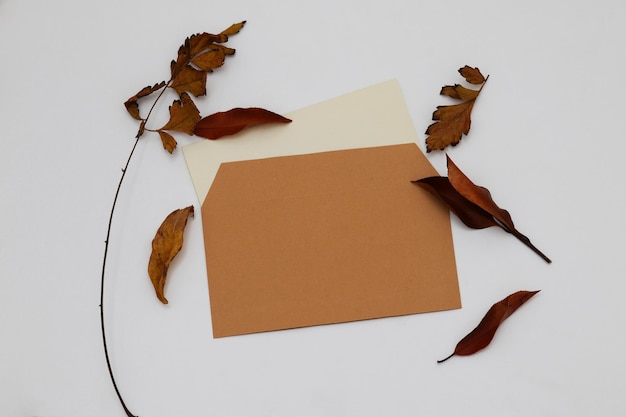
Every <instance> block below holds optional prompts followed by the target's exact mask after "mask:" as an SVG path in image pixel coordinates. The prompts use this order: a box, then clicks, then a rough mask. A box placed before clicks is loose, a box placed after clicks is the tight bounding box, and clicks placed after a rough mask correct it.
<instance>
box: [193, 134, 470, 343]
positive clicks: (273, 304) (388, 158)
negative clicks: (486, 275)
mask: <svg viewBox="0 0 626 417" xmlns="http://www.w3.org/2000/svg"><path fill="white" fill-rule="evenodd" d="M431 175H437V172H436V171H435V170H434V168H433V167H432V165H430V163H429V162H428V161H427V159H426V158H425V157H424V155H423V153H422V152H421V151H420V150H419V149H418V147H417V146H416V145H415V144H413V143H412V144H402V145H391V146H377V147H369V148H362V149H350V150H340V151H331V152H322V153H313V154H306V155H295V156H283V157H275V158H266V159H258V160H249V161H240V162H228V163H223V164H221V165H220V167H219V170H218V172H217V175H216V176H215V179H214V181H213V184H212V186H211V188H210V190H209V192H208V194H207V197H206V199H205V201H204V204H203V206H202V222H203V228H204V236H205V250H206V258H207V271H208V279H209V293H210V298H211V314H212V322H213V336H214V337H223V336H231V335H238V334H246V333H254V332H263V331H270V330H279V329H288V328H295V327H303V326H312V325H320V324H330V323H339V322H347V321H354V320H364V319H372V318H379V317H389V316H398V315H405V314H413V313H422V312H429V311H438V310H446V309H453V308H459V307H460V306H461V302H460V295H459V287H458V281H457V275H456V265H455V259H454V249H453V245H452V234H451V230H450V218H449V213H448V210H447V209H445V208H444V207H443V206H442V205H441V204H440V203H439V202H438V201H437V200H435V199H434V198H433V197H432V196H431V195H429V194H428V193H426V192H425V191H424V190H422V189H421V188H419V187H417V186H415V185H414V184H412V183H411V181H412V180H416V179H419V178H423V177H426V176H431Z"/></svg>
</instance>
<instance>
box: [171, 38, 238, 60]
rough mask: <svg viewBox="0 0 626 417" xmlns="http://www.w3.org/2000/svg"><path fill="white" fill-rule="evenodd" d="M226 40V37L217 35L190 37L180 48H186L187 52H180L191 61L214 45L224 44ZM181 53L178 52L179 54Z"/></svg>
mask: <svg viewBox="0 0 626 417" xmlns="http://www.w3.org/2000/svg"><path fill="white" fill-rule="evenodd" d="M227 40H228V36H227V35H223V34H219V35H213V34H211V33H198V34H196V35H191V36H190V37H189V39H188V40H187V41H186V42H185V44H184V45H183V46H182V47H181V48H185V47H187V48H188V49H187V51H184V50H183V51H182V53H183V54H185V56H188V57H189V58H190V59H193V58H194V57H196V56H197V55H199V54H201V53H203V52H204V51H205V50H207V49H209V48H211V47H213V45H214V44H215V43H224V42H226V41H227ZM180 53H181V51H180V50H179V54H180Z"/></svg>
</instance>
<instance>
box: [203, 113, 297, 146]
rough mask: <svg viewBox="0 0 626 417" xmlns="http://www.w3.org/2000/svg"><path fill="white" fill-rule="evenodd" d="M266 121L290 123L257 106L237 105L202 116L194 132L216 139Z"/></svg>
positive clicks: (284, 118) (288, 120)
mask: <svg viewBox="0 0 626 417" xmlns="http://www.w3.org/2000/svg"><path fill="white" fill-rule="evenodd" d="M266 123H291V120H290V119H287V118H286V117H283V116H281V115H279V114H276V113H273V112H271V111H269V110H265V109H261V108H258V107H249V108H241V107H237V108H234V109H231V110H228V111H225V112H219V113H214V114H212V115H210V116H207V117H204V118H203V119H201V120H200V121H199V122H198V123H197V124H196V127H195V129H194V134H195V135H197V136H201V137H203V138H207V139H218V138H221V137H222V136H226V135H232V134H235V133H237V132H239V131H241V130H243V129H245V128H246V127H249V126H254V125H260V124H266Z"/></svg>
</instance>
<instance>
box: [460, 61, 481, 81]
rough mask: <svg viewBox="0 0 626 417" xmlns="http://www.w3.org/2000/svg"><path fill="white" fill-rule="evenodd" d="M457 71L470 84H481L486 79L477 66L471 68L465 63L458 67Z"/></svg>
mask: <svg viewBox="0 0 626 417" xmlns="http://www.w3.org/2000/svg"><path fill="white" fill-rule="evenodd" d="M459 73H460V74H461V75H462V76H463V78H465V81H467V82H468V83H470V84H482V83H484V82H485V81H487V79H486V78H485V77H484V76H483V75H482V74H481V73H480V70H479V69H478V67H476V68H472V67H469V66H467V65H466V66H464V67H463V68H461V69H459Z"/></svg>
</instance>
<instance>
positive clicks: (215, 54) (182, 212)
mask: <svg viewBox="0 0 626 417" xmlns="http://www.w3.org/2000/svg"><path fill="white" fill-rule="evenodd" d="M244 24H245V21H244V22H240V23H236V24H233V25H231V26H230V27H228V28H227V29H225V30H223V31H222V32H220V33H219V34H217V35H215V34H211V33H199V34H196V35H192V36H190V37H188V38H187V39H186V40H185V42H184V43H183V44H182V45H181V46H180V48H179V49H178V54H177V57H176V59H175V60H172V62H171V64H170V74H171V76H170V79H169V80H168V81H161V82H159V83H156V84H154V85H152V86H147V87H144V88H142V89H141V90H139V92H137V94H135V95H133V96H132V97H130V98H129V99H128V100H126V102H125V103H124V106H125V107H126V110H127V111H128V113H129V114H130V115H131V116H132V117H133V118H135V119H136V120H139V121H140V124H139V130H138V132H137V136H136V138H137V139H139V138H140V137H142V136H143V134H144V133H145V132H146V131H152V132H156V133H158V134H159V137H160V139H161V142H162V144H163V148H164V149H165V150H167V151H168V152H169V153H172V152H174V150H175V149H176V146H177V142H176V139H175V138H174V135H173V133H174V132H178V133H184V134H187V135H190V136H192V135H195V136H198V137H202V138H206V139H219V138H221V137H224V136H227V135H233V134H235V133H237V132H239V131H241V130H243V129H245V128H247V127H250V126H255V125H260V124H267V123H290V122H291V120H290V119H288V118H286V117H283V116H281V115H279V114H276V113H273V112H271V111H269V110H265V109H263V108H260V107H251V108H241V107H237V108H234V109H231V110H228V111H224V112H217V113H214V114H211V115H209V116H206V117H201V116H200V111H199V110H198V107H197V106H196V104H195V103H194V101H193V98H192V97H200V96H204V95H206V92H207V88H206V82H207V75H208V74H210V73H211V72H213V70H215V69H217V68H219V67H221V66H222V65H224V62H225V60H226V58H227V57H229V56H232V55H234V54H235V50H234V49H232V48H230V47H227V46H225V45H224V44H225V43H226V42H227V41H228V38H229V36H232V35H235V34H237V33H239V31H240V30H241V29H242V28H243V27H244ZM166 88H171V89H173V90H174V91H176V94H177V95H178V99H177V100H174V102H173V103H172V105H171V106H170V107H169V120H168V121H167V123H165V124H164V125H163V126H162V127H160V128H158V129H155V130H152V129H148V128H147V127H146V124H147V121H148V118H149V117H150V114H151V113H152V109H153V108H154V104H153V105H152V107H151V108H150V110H149V111H148V113H147V115H146V117H142V116H141V112H140V107H139V101H140V100H141V99H143V98H144V97H148V96H150V95H151V94H153V93H156V92H157V91H161V93H160V94H159V95H158V96H157V98H156V100H155V101H154V103H156V101H158V100H159V98H161V96H162V94H163V91H164V90H165V89H166ZM190 209H191V211H189V210H190ZM190 213H191V214H193V207H191V208H190V207H187V208H186V209H179V210H176V211H174V212H172V213H171V214H170V215H169V216H168V217H167V218H166V219H165V220H164V222H163V224H162V225H161V227H160V228H159V230H158V231H157V233H156V236H155V238H154V240H153V242H152V247H153V250H152V254H151V257H150V262H149V265H148V274H149V276H150V279H151V280H152V283H153V285H154V288H155V290H156V293H157V297H158V299H159V300H160V301H161V302H163V303H164V304H167V299H166V298H165V296H164V294H163V288H164V284H165V280H166V275H167V271H168V268H169V264H170V262H171V261H172V259H173V258H174V256H175V255H176V254H177V253H178V251H179V250H180V247H181V246H182V235H183V231H184V228H185V225H186V223H187V221H186V219H187V215H188V214H190ZM182 218H184V219H185V221H184V222H183V221H182V220H181V219H182ZM172 222H173V224H172ZM174 225H175V226H174Z"/></svg>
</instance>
